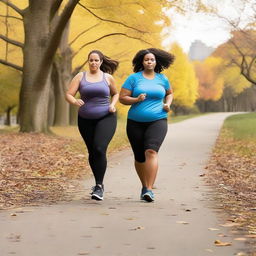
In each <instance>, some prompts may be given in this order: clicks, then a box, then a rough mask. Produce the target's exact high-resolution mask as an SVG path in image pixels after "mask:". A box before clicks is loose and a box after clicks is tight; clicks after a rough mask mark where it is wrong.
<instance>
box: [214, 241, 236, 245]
mask: <svg viewBox="0 0 256 256" xmlns="http://www.w3.org/2000/svg"><path fill="white" fill-rule="evenodd" d="M214 244H215V245H216V246H231V245H232V243H229V242H221V241H220V240H215V241H214Z"/></svg>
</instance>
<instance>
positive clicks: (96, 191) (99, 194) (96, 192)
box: [91, 184, 104, 200]
mask: <svg viewBox="0 0 256 256" xmlns="http://www.w3.org/2000/svg"><path fill="white" fill-rule="evenodd" d="M103 192H104V186H103V185H98V184H97V185H96V186H94V187H93V188H92V193H91V195H92V197H91V198H92V199H94V200H103Z"/></svg>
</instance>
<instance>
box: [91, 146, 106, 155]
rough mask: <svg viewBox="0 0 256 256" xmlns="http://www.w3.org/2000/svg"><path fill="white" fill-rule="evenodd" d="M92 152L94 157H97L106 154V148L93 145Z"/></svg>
mask: <svg viewBox="0 0 256 256" xmlns="http://www.w3.org/2000/svg"><path fill="white" fill-rule="evenodd" d="M93 152H94V154H95V155H97V156H99V155H105V154H106V147H103V146H99V145H95V146H94V147H93Z"/></svg>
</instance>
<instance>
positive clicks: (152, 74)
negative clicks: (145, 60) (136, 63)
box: [142, 69, 155, 78]
mask: <svg viewBox="0 0 256 256" xmlns="http://www.w3.org/2000/svg"><path fill="white" fill-rule="evenodd" d="M142 72H143V75H144V76H145V77H147V78H154V77H155V71H154V70H145V69H144V70H143V71H142Z"/></svg>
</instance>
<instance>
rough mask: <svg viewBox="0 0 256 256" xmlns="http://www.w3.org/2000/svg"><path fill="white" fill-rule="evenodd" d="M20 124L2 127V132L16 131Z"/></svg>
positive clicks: (0, 130) (0, 132) (0, 131)
mask: <svg viewBox="0 0 256 256" xmlns="http://www.w3.org/2000/svg"><path fill="white" fill-rule="evenodd" d="M19 129H20V128H19V126H14V127H13V126H4V127H3V128H1V129H0V134H6V133H14V132H18V131H19Z"/></svg>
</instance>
